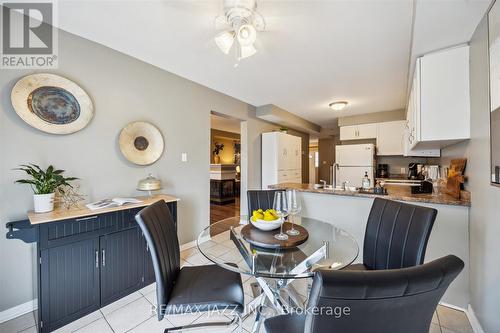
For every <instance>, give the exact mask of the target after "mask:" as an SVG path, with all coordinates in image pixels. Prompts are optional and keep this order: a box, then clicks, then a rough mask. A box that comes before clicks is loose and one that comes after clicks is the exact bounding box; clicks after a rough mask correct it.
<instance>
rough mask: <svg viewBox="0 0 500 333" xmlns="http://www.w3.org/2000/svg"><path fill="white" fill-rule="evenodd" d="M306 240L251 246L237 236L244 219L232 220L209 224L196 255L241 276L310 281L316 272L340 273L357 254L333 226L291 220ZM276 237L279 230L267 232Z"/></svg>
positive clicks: (352, 241)
mask: <svg viewBox="0 0 500 333" xmlns="http://www.w3.org/2000/svg"><path fill="white" fill-rule="evenodd" d="M294 221H295V223H296V224H297V225H301V226H302V227H304V228H305V229H306V230H307V231H308V233H309V237H308V239H307V240H306V241H305V242H304V243H303V244H301V245H298V246H296V247H293V248H287V249H279V248H278V249H270V248H263V247H258V246H253V245H252V244H251V243H249V242H248V241H247V240H245V238H244V237H243V236H242V234H241V229H242V228H243V227H244V226H245V225H246V224H248V223H250V222H249V218H248V217H247V216H240V217H232V218H228V219H225V220H222V221H219V222H216V223H213V224H211V225H210V226H208V227H207V228H205V229H204V230H203V231H202V232H201V233H200V235H199V236H198V240H197V244H198V248H199V250H200V252H201V253H202V254H203V255H204V256H205V257H206V258H207V259H208V260H210V261H212V262H213V263H215V264H217V265H219V266H221V267H223V268H225V269H228V270H231V271H234V272H238V273H241V274H247V275H252V276H255V277H265V278H275V279H285V280H289V279H298V278H306V277H312V276H313V275H314V271H315V270H317V269H341V268H344V267H346V266H347V265H350V264H351V263H353V262H354V260H356V258H357V256H358V252H359V248H358V244H357V242H356V240H355V239H354V237H352V236H351V235H350V234H349V233H348V232H346V231H345V230H343V229H340V228H337V227H336V226H335V225H333V224H331V223H327V222H322V221H319V220H316V219H312V218H306V217H295V218H294ZM268 232H269V233H278V232H279V229H277V230H271V231H268Z"/></svg>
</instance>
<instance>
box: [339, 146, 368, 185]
mask: <svg viewBox="0 0 500 333" xmlns="http://www.w3.org/2000/svg"><path fill="white" fill-rule="evenodd" d="M335 162H336V163H337V164H338V165H339V168H338V170H337V186H341V185H342V183H343V182H345V181H348V182H349V186H356V187H361V182H362V180H363V177H364V176H365V173H367V174H368V177H369V178H370V185H371V187H373V184H374V183H373V181H374V177H375V145H373V144H361V145H341V146H336V148H335Z"/></svg>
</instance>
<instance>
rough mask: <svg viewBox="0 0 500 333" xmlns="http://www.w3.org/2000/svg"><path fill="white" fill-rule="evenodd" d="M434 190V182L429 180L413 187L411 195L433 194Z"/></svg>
mask: <svg viewBox="0 0 500 333" xmlns="http://www.w3.org/2000/svg"><path fill="white" fill-rule="evenodd" d="M432 190H433V186H432V182H430V181H428V180H422V181H421V182H420V185H417V186H411V194H432Z"/></svg>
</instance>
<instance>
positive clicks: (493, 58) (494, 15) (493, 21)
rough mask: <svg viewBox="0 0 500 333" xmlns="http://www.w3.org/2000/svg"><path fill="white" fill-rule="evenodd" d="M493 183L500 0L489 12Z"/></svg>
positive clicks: (499, 168)
mask: <svg viewBox="0 0 500 333" xmlns="http://www.w3.org/2000/svg"><path fill="white" fill-rule="evenodd" d="M488 34H489V63H490V112H491V113H490V122H491V125H490V126H491V131H490V140H491V183H492V184H494V185H500V1H499V0H497V1H496V2H495V3H494V4H493V6H492V7H491V9H490V11H489V13H488Z"/></svg>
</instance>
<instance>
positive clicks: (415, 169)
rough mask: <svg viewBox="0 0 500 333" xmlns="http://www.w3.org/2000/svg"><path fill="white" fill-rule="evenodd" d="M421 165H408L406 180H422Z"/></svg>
mask: <svg viewBox="0 0 500 333" xmlns="http://www.w3.org/2000/svg"><path fill="white" fill-rule="evenodd" d="M423 166H424V165H423V164H420V163H410V164H408V179H424V176H423V175H422V168H423Z"/></svg>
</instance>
